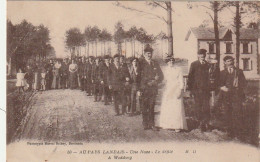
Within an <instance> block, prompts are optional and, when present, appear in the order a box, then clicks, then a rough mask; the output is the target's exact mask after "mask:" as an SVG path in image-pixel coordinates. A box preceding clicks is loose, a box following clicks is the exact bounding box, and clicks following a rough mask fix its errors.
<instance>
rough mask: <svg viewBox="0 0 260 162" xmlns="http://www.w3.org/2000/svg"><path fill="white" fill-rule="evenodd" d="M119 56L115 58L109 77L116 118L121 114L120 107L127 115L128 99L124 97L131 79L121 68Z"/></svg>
mask: <svg viewBox="0 0 260 162" xmlns="http://www.w3.org/2000/svg"><path fill="white" fill-rule="evenodd" d="M119 57H120V56H119V55H118V54H116V55H115V56H114V63H113V64H112V65H111V67H110V70H111V73H110V74H111V75H109V89H111V90H112V91H113V97H114V105H115V112H116V116H118V115H120V114H119V105H122V114H123V115H124V114H125V113H126V99H125V95H124V84H125V83H126V82H127V80H130V78H129V72H128V71H126V70H125V69H124V68H123V67H122V66H120V62H119Z"/></svg>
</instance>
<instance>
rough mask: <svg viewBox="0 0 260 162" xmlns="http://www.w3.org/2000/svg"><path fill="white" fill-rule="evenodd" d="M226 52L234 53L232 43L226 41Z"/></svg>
mask: <svg viewBox="0 0 260 162" xmlns="http://www.w3.org/2000/svg"><path fill="white" fill-rule="evenodd" d="M226 53H232V43H231V42H228V43H226Z"/></svg>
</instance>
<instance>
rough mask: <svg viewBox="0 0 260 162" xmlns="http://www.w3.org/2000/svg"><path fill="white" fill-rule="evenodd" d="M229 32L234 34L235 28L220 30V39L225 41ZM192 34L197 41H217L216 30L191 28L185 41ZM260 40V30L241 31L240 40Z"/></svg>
mask: <svg viewBox="0 0 260 162" xmlns="http://www.w3.org/2000/svg"><path fill="white" fill-rule="evenodd" d="M228 31H232V32H233V33H234V31H235V28H219V38H220V39H223V38H224V36H225V35H226V33H227V32H228ZM191 32H192V33H193V34H194V36H195V37H196V38H197V39H215V33H214V28H202V27H195V28H191V29H190V30H189V32H188V33H187V35H186V38H185V40H186V41H187V40H188V39H189V36H190V34H191ZM258 38H260V29H248V28H241V29H240V39H258Z"/></svg>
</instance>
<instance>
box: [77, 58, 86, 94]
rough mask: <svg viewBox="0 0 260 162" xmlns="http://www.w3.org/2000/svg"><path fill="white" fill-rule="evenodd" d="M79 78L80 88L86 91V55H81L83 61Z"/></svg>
mask: <svg viewBox="0 0 260 162" xmlns="http://www.w3.org/2000/svg"><path fill="white" fill-rule="evenodd" d="M78 66H79V79H80V89H81V91H84V89H85V77H84V72H85V71H84V70H85V67H86V59H85V57H84V56H83V57H81V61H80V63H79V65H78Z"/></svg>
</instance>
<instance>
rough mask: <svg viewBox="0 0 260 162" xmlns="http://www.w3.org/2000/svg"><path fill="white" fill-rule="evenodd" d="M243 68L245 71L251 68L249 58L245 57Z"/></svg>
mask: <svg viewBox="0 0 260 162" xmlns="http://www.w3.org/2000/svg"><path fill="white" fill-rule="evenodd" d="M243 70H245V71H249V70H250V66H249V58H243Z"/></svg>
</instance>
